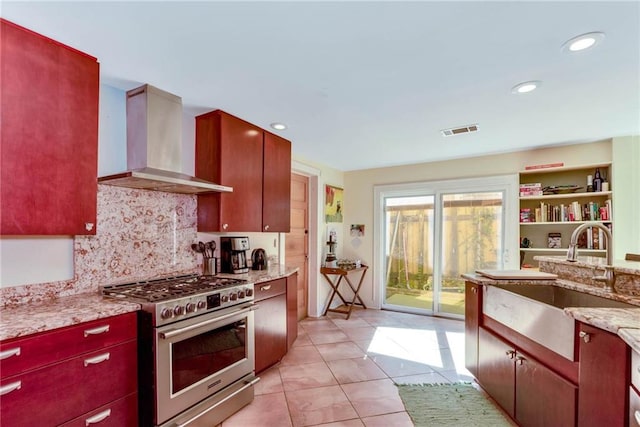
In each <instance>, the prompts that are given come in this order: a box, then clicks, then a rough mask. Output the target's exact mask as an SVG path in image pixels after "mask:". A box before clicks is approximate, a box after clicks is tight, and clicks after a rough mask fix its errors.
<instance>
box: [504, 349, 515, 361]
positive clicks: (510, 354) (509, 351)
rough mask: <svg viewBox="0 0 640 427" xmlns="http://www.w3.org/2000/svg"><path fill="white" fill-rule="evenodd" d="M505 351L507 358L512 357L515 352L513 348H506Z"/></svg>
mask: <svg viewBox="0 0 640 427" xmlns="http://www.w3.org/2000/svg"><path fill="white" fill-rule="evenodd" d="M505 353H506V354H507V356H508V357H509V359H513V358H514V357H516V352H515V351H513V350H507V351H506V352H505Z"/></svg>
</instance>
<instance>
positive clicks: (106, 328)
mask: <svg viewBox="0 0 640 427" xmlns="http://www.w3.org/2000/svg"><path fill="white" fill-rule="evenodd" d="M105 332H109V325H104V326H98V327H97V328H93V329H87V330H85V331H84V337H85V338H86V337H88V336H89V335H99V334H104V333H105Z"/></svg>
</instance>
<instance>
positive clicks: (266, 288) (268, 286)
mask: <svg viewBox="0 0 640 427" xmlns="http://www.w3.org/2000/svg"><path fill="white" fill-rule="evenodd" d="M269 289H271V285H266V286H260V290H261V291H268V290H269Z"/></svg>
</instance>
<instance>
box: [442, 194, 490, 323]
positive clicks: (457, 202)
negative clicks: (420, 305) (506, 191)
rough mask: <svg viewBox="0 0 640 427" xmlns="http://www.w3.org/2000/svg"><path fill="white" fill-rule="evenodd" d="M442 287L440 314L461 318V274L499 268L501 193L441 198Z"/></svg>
mask: <svg viewBox="0 0 640 427" xmlns="http://www.w3.org/2000/svg"><path fill="white" fill-rule="evenodd" d="M442 205H443V223H442V284H441V292H440V294H439V300H440V304H439V311H442V312H447V313H453V314H461V315H463V314H464V279H462V278H461V277H460V275H461V274H463V273H470V272H473V271H475V270H477V269H497V268H500V266H501V264H502V262H501V254H502V232H503V231H502V230H503V228H502V227H503V225H502V218H503V193H502V192H487V193H460V194H446V195H443V196H442Z"/></svg>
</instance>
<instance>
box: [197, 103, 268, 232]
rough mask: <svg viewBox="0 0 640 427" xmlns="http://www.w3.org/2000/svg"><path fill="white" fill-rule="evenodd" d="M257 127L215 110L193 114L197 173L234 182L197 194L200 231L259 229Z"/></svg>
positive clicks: (259, 146) (260, 147)
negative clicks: (227, 190) (226, 190)
mask: <svg viewBox="0 0 640 427" xmlns="http://www.w3.org/2000/svg"><path fill="white" fill-rule="evenodd" d="M262 140H263V131H262V129H260V128H258V127H256V126H254V125H252V124H251V123H248V122H245V121H244V120H241V119H239V118H237V117H234V116H232V115H230V114H227V113H225V112H224V111H220V110H216V111H212V112H210V113H206V114H203V115H201V116H198V117H196V176H197V177H198V178H202V179H205V180H207V181H212V182H215V183H216V184H222V185H226V186H229V187H233V192H232V193H212V194H203V195H199V196H198V230H199V231H260V230H261V229H262V158H263V141H262Z"/></svg>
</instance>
